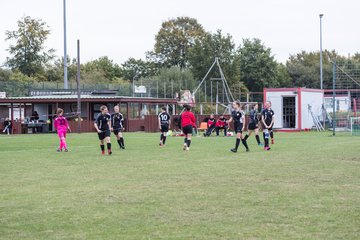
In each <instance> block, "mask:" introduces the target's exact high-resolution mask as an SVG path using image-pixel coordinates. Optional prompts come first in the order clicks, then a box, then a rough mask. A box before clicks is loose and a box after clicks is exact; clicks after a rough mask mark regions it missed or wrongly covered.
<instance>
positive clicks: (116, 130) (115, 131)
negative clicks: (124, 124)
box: [114, 128, 122, 136]
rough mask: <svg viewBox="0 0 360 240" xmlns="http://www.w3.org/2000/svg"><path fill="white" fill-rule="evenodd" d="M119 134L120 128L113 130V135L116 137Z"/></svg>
mask: <svg viewBox="0 0 360 240" xmlns="http://www.w3.org/2000/svg"><path fill="white" fill-rule="evenodd" d="M120 132H122V128H114V134H115V135H116V136H117V135H118V134H119V133H120Z"/></svg>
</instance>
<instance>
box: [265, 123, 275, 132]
mask: <svg viewBox="0 0 360 240" xmlns="http://www.w3.org/2000/svg"><path fill="white" fill-rule="evenodd" d="M265 123H266V125H268V126H269V124H270V123H271V122H269V123H267V122H265ZM273 126H274V124H271V126H270V127H269V128H268V130H269V131H272V130H273Z"/></svg>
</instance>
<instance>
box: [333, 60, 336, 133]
mask: <svg viewBox="0 0 360 240" xmlns="http://www.w3.org/2000/svg"><path fill="white" fill-rule="evenodd" d="M335 82H336V61H335V60H334V62H333V118H332V119H333V122H332V125H333V136H335V126H336V115H335V114H336V113H335V95H336V93H335Z"/></svg>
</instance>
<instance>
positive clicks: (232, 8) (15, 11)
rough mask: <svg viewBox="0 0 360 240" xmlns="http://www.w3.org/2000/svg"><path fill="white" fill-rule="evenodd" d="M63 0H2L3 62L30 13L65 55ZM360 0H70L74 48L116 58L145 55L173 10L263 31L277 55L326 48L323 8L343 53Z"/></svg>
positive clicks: (352, 48)
mask: <svg viewBox="0 0 360 240" xmlns="http://www.w3.org/2000/svg"><path fill="white" fill-rule="evenodd" d="M62 3H63V0H1V5H0V65H1V64H3V63H4V61H5V59H6V57H7V56H8V53H7V51H6V49H7V48H8V46H9V42H6V41H5V31H6V30H15V29H16V28H17V25H16V22H17V21H18V20H19V19H20V18H21V17H23V16H27V15H29V16H31V17H32V18H40V19H42V20H43V21H45V22H46V23H47V24H48V25H49V26H50V29H51V35H50V37H49V39H48V41H47V42H46V46H47V47H48V48H54V49H55V50H56V54H57V55H58V56H62V55H63V18H62V17H63V15H62V14H63V8H62ZM359 10H360V1H359V0H342V1H336V0H319V1H316V0H296V1H292V0H253V1H250V0H221V1H220V0H218V1H215V0H206V1H205V0H204V1H200V0H198V1H196V0H182V1H171V0H128V1H121V0H67V26H68V28H67V30H68V31H67V34H68V38H67V43H68V54H69V55H70V56H71V57H76V40H77V39H80V41H81V61H82V62H85V61H89V60H93V59H96V58H98V57H101V56H108V57H110V58H111V59H113V60H114V61H115V62H117V63H122V62H124V61H125V60H126V59H128V58H129V57H134V58H143V59H144V58H145V52H146V51H148V50H151V49H152V48H153V46H154V42H155V40H154V38H155V34H156V33H157V32H158V30H159V28H160V26H161V23H162V22H163V21H166V20H168V19H170V18H175V17H178V16H188V17H193V18H196V19H197V20H198V21H199V23H200V24H202V25H203V27H204V28H205V30H206V31H210V32H215V31H216V30H217V29H221V30H223V33H230V34H231V35H232V36H233V40H234V41H235V43H236V44H237V45H239V44H240V43H241V41H242V38H260V39H261V40H262V41H263V42H264V44H265V45H266V46H267V47H270V48H271V49H272V53H273V55H274V56H275V59H276V60H278V61H280V62H285V61H286V59H287V58H288V57H289V55H290V54H295V53H298V52H300V51H301V50H306V51H316V50H318V49H319V41H320V40H319V25H320V23H319V13H323V14H324V17H323V48H324V49H335V50H336V51H337V52H338V53H340V54H343V55H348V54H349V53H350V54H354V53H355V52H360V26H359V25H360V14H359Z"/></svg>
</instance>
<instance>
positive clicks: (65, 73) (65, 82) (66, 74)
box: [63, 0, 68, 89]
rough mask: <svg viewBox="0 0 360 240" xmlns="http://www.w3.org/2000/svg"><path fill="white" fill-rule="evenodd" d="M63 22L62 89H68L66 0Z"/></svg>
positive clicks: (64, 1) (64, 2)
mask: <svg viewBox="0 0 360 240" xmlns="http://www.w3.org/2000/svg"><path fill="white" fill-rule="evenodd" d="M63 14H64V16H63V18H64V19H63V20H64V89H68V72H67V48H66V0H63Z"/></svg>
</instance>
